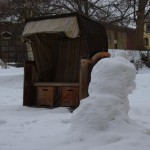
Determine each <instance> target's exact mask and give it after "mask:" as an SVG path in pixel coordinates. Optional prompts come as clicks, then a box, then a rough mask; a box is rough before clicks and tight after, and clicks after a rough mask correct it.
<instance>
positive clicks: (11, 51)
mask: <svg viewBox="0 0 150 150" xmlns="http://www.w3.org/2000/svg"><path fill="white" fill-rule="evenodd" d="M23 28H24V25H23V24H14V23H0V34H1V35H0V59H2V60H3V61H4V62H6V63H16V64H17V65H23V64H24V60H25V59H26V47H25V45H24V44H23V42H22V41H21V34H22V31H23ZM5 32H7V33H11V34H12V36H11V37H10V38H9V39H6V38H4V37H3V33H5Z"/></svg>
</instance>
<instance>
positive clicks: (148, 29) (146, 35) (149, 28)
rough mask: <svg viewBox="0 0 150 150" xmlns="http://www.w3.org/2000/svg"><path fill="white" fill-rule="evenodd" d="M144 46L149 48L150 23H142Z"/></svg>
mask: <svg viewBox="0 0 150 150" xmlns="http://www.w3.org/2000/svg"><path fill="white" fill-rule="evenodd" d="M144 47H145V48H146V49H148V50H150V24H149V23H145V24H144Z"/></svg>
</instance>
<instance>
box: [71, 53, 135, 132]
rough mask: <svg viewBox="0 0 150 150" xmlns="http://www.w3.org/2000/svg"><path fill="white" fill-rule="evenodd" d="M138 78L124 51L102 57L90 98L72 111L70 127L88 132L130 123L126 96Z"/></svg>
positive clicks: (92, 78)
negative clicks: (112, 56) (109, 56)
mask: <svg viewBox="0 0 150 150" xmlns="http://www.w3.org/2000/svg"><path fill="white" fill-rule="evenodd" d="M135 77H136V69H135V67H134V65H133V64H132V63H130V62H129V61H128V55H127V53H126V52H125V51H122V52H119V53H116V55H115V57H114V58H105V59H102V60H100V61H99V62H98V63H97V64H96V65H95V66H94V68H93V70H92V74H91V82H90V84H89V97H87V98H85V99H84V100H82V101H81V104H80V106H79V107H78V108H77V109H76V110H75V111H74V113H73V116H72V120H71V129H72V130H73V131H79V132H81V131H83V132H82V133H85V132H86V131H89V130H99V131H100V130H101V131H103V130H106V129H107V128H111V127H112V126H113V125H114V124H116V126H118V125H119V124H124V123H127V124H128V123H129V122H130V119H129V117H128V112H129V101H128V98H127V97H128V95H129V94H130V93H132V90H133V89H134V88H135V82H134V80H135Z"/></svg>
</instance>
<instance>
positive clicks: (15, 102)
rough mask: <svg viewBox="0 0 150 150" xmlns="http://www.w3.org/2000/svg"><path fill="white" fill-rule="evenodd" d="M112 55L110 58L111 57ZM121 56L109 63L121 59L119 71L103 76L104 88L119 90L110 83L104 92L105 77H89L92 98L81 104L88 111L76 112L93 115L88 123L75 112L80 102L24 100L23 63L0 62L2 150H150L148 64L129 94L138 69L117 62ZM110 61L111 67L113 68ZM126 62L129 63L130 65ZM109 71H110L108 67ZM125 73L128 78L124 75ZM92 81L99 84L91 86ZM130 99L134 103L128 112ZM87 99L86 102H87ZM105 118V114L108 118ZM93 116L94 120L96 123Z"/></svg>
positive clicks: (89, 116)
mask: <svg viewBox="0 0 150 150" xmlns="http://www.w3.org/2000/svg"><path fill="white" fill-rule="evenodd" d="M121 59H122V58H121ZM112 61H113V60H112V59H111V60H110V62H112ZM118 61H119V63H117V62H118ZM120 61H121V60H120V59H116V60H115V62H113V63H111V65H112V66H113V67H115V66H116V65H117V66H118V67H119V68H120V69H118V70H117V71H120V72H119V74H116V73H117V72H116V70H113V69H112V74H111V75H112V76H110V74H109V75H108V76H106V78H105V80H106V79H108V80H109V82H108V81H107V82H106V81H105V88H106V89H108V87H109V86H110V87H111V86H115V87H116V89H117V90H116V91H113V90H112V91H111V89H108V90H109V93H110V94H107V93H106V91H104V90H103V89H101V90H103V91H102V92H103V93H100V92H99V93H97V92H98V91H99V88H100V87H101V86H100V87H99V86H98V88H97V85H98V84H100V81H101V82H103V80H104V78H103V79H101V78H99V80H98V81H97V82H96V80H97V78H96V79H94V78H92V82H93V83H94V84H92V82H91V85H90V86H91V88H90V89H89V92H90V93H91V94H90V97H93V99H92V100H93V102H91V101H90V100H89V101H87V102H84V101H86V100H83V102H82V104H81V107H82V106H84V110H86V112H87V115H88V116H86V115H85V114H86V112H85V111H84V112H83V113H82V114H83V116H82V117H81V118H78V119H85V118H84V117H87V119H89V118H90V119H91V120H90V119H89V122H88V123H86V122H87V121H88V120H86V119H85V120H81V121H80V122H76V121H77V120H76V119H75V118H74V117H75V116H76V113H77V112H78V109H79V108H78V109H77V110H76V111H75V112H74V113H71V112H70V111H69V110H68V109H67V108H61V107H60V108H55V109H46V108H30V107H24V106H22V102H23V100H22V97H23V68H12V67H11V68H8V69H2V68H0V150H20V149H21V150H27V149H28V150H41V149H43V150H49V149H52V150H69V149H70V150H83V149H86V150H149V149H150V143H149V141H150V100H149V93H150V92H149V91H150V71H149V69H147V68H146V69H145V68H144V69H142V70H141V72H139V73H138V74H136V79H135V82H136V88H135V90H133V93H132V94H130V95H129V96H128V98H127V95H128V94H129V93H130V92H131V91H132V89H133V88H134V83H133V82H132V81H133V80H132V79H134V74H132V71H131V70H133V67H132V65H129V64H128V63H127V64H126V65H125V64H124V63H122V65H124V67H121V66H122V65H119V64H120V63H121V62H122V61H121V62H120ZM124 61H126V60H124ZM110 62H109V63H108V66H109V64H110ZM98 63H99V64H101V63H102V62H101V63H100V62H98ZM103 63H107V61H106V60H105V61H103ZM111 65H110V66H109V67H108V69H111ZM101 67H104V66H103V65H102V66H101ZM126 67H127V68H130V69H129V70H128V69H127V70H128V71H127V70H126ZM98 70H99V67H98V68H97V67H95V69H94V70H93V72H95V74H98V75H100V76H102V72H100V71H98ZM104 70H105V69H104ZM105 71H106V72H107V69H106V70H105ZM124 71H127V72H126V74H124V73H123V72H124ZM121 72H122V73H121ZM103 73H105V72H103ZM107 73H108V72H107ZM121 76H122V78H123V79H124V81H121V79H122V78H121ZM103 77H105V76H104V75H103ZM110 77H111V79H113V80H115V81H116V84H115V82H110V80H111V79H109V78H110ZM128 77H129V78H128ZM131 78H132V79H131ZM130 79H131V80H130ZM128 80H130V81H131V82H129V83H131V84H130V86H128V85H127V84H125V83H126V81H128ZM111 81H112V80H111ZM117 81H119V82H121V84H118V82H117ZM124 84H125V85H124ZM93 86H96V88H94V89H93ZM117 87H118V88H117ZM128 87H130V88H128ZM120 89H124V90H120ZM125 89H126V90H125ZM120 92H122V94H123V95H124V96H123V97H122V99H119V98H118V99H116V97H120V96H121V95H118V93H120ZM97 97H98V98H99V99H98V100H97V99H96V98H97ZM106 101H107V102H106ZM99 102H101V103H99ZM124 102H125V103H124ZM128 102H129V103H130V111H129V113H128V109H129V107H128V106H129V105H128ZM84 103H87V104H86V105H84ZM94 103H95V104H96V105H95V104H94ZM116 103H117V104H118V105H117V106H116V107H113V108H112V109H108V110H107V108H111V105H114V104H116ZM103 107H104V108H103ZM93 108H94V109H93ZM97 108H99V109H97ZM105 108H106V109H105ZM120 109H122V110H120ZM104 112H105V113H104ZM108 113H110V114H108ZM108 118H109V119H108ZM74 119H75V120H74ZM92 119H93V120H92ZM101 119H104V124H103V122H102V121H101ZM105 119H106V120H105ZM107 119H108V120H107ZM73 120H74V121H73ZM84 121H85V123H84ZM92 121H93V122H95V124H94V123H93V124H92ZM105 121H106V122H105ZM72 123H73V125H72ZM98 124H100V126H99V125H98Z"/></svg>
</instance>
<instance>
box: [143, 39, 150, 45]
mask: <svg viewBox="0 0 150 150" xmlns="http://www.w3.org/2000/svg"><path fill="white" fill-rule="evenodd" d="M148 45H149V41H148V38H144V46H148Z"/></svg>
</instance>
